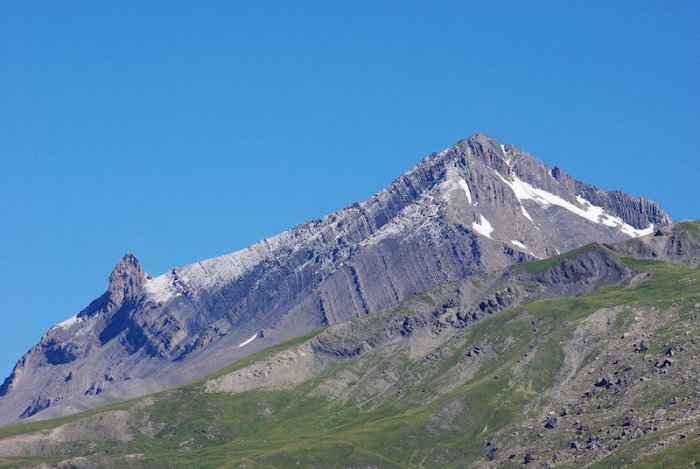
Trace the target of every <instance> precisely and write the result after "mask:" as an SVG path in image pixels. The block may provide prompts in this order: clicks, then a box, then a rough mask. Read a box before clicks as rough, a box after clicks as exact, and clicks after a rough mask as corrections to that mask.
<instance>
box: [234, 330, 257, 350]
mask: <svg viewBox="0 0 700 469" xmlns="http://www.w3.org/2000/svg"><path fill="white" fill-rule="evenodd" d="M257 338H258V333H257V332H256V333H255V335H254V336H253V337H251V338H250V339H248V340H245V341H243V342H241V343H240V344H238V348H241V347H244V346H246V345H248V344H249V343H251V342H252V341H254V340H255V339H257Z"/></svg>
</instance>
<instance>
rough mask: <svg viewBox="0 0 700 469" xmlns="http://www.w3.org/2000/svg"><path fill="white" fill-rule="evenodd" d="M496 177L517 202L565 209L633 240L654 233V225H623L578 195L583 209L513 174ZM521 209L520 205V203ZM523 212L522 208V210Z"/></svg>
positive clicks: (577, 199)
mask: <svg viewBox="0 0 700 469" xmlns="http://www.w3.org/2000/svg"><path fill="white" fill-rule="evenodd" d="M494 172H495V173H496V175H497V176H498V177H499V178H501V180H502V181H503V182H504V183H505V184H507V185H508V186H509V187H510V188H511V189H512V190H513V193H515V197H516V198H517V199H518V200H519V201H521V202H522V201H523V200H532V201H534V202H535V203H537V204H539V205H541V206H542V207H545V208H546V207H549V206H551V205H556V206H558V207H562V208H565V209H566V210H568V211H570V212H572V213H574V214H576V215H578V216H580V217H583V218H585V219H586V220H589V221H591V222H593V223H597V224H599V225H605V226H610V227H613V228H617V229H619V230H620V231H621V232H622V233H624V234H626V235H628V236H630V237H632V238H634V237H637V236H642V235H644V234H649V233H652V232H653V231H654V225H653V224H652V225H650V226H649V227H648V228H646V229H643V230H640V229H637V228H635V227H633V226H631V225H629V224H627V223H625V221H624V220H622V219H621V218H620V217H616V216H613V215H610V214H608V213H607V212H606V211H605V209H604V208H603V207H598V206H596V205H593V204H592V203H590V202H589V201H588V200H586V199H584V198H583V197H581V196H580V195H577V196H576V201H577V202H578V203H579V204H581V205H583V208H581V207H579V206H577V205H574V204H572V203H571V202H569V201H568V200H564V199H562V198H561V197H559V196H558V195H555V194H552V193H551V192H547V191H545V190H543V189H538V188H536V187H534V186H532V185H531V184H528V183H527V182H525V181H523V180H521V179H520V178H518V177H517V176H516V175H515V174H513V180H512V181H509V180H507V179H506V178H504V177H503V176H501V175H500V174H499V173H498V171H495V170H494ZM521 207H522V203H521ZM523 210H524V208H523ZM528 218H529V219H530V220H532V218H530V217H529V216H528Z"/></svg>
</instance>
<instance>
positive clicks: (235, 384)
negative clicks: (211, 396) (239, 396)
mask: <svg viewBox="0 0 700 469" xmlns="http://www.w3.org/2000/svg"><path fill="white" fill-rule="evenodd" d="M325 366H326V364H325V363H323V362H321V361H320V360H318V359H317V356H316V354H315V353H314V352H313V350H312V349H311V345H310V344H309V343H304V344H300V345H297V346H295V347H293V348H291V349H288V350H285V351H283V352H280V353H277V354H275V355H273V356H272V357H270V358H268V359H266V360H264V361H260V362H256V363H254V364H252V365H249V366H246V367H245V368H241V369H240V370H237V371H234V372H232V373H228V374H226V375H223V376H219V377H218V378H214V379H211V380H209V381H207V382H206V383H204V390H205V391H206V392H244V391H250V390H253V389H258V388H263V387H266V388H274V389H283V388H289V387H292V386H295V385H297V384H300V383H303V382H304V381H306V380H308V379H311V378H313V376H314V375H315V374H316V373H318V372H319V371H320V370H322V369H323V368H325Z"/></svg>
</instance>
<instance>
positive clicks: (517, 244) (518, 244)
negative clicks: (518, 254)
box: [510, 239, 527, 249]
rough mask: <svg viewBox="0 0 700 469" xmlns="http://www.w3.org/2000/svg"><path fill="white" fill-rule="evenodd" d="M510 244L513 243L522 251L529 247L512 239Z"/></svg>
mask: <svg viewBox="0 0 700 469" xmlns="http://www.w3.org/2000/svg"><path fill="white" fill-rule="evenodd" d="M510 242H511V243H513V244H514V245H515V246H517V247H519V248H521V249H527V246H525V245H524V244H523V243H521V242H520V241H516V240H514V239H512V240H511V241H510Z"/></svg>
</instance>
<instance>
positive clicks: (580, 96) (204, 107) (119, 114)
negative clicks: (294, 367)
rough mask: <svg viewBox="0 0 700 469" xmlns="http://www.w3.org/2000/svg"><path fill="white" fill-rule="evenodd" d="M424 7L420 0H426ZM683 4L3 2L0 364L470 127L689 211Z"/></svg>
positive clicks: (698, 92) (689, 85)
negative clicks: (100, 308) (148, 283)
mask: <svg viewBox="0 0 700 469" xmlns="http://www.w3.org/2000/svg"><path fill="white" fill-rule="evenodd" d="M436 4H437V6H436ZM698 24H700V2H697V1H673V2H669V1H657V2H644V1H636V0H635V1H628V2H626V1H614V2H591V1H585V2H584V1H580V2H574V1H558V0H557V1H551V2H545V1H530V2H520V1H516V2H502V1H501V2H499V1H488V2H487V1H483V2H478V3H477V2H473V3H472V2H465V1H459V2H448V1H443V2H433V1H424V2H405V1H401V2H398V1H396V2H378V1H375V0H372V1H352V2H351V1H346V2H341V1H332V2H329V1H323V2H314V1H304V2H292V1H289V2H265V1H247V2H232V1H227V2H216V1H207V2H192V1H187V2H184V1H173V0H168V1H162V2H159V1H139V2H122V1H119V2H118V1H113V2H102V1H97V2H96V1H71V2H54V1H49V2H34V1H26V2H25V1H7V0H0V177H1V178H2V180H1V182H0V220H1V221H0V223H1V230H0V245H1V246H2V261H1V262H0V297H1V298H2V301H1V302H0V319H1V320H2V327H1V328H0V374H2V375H3V377H4V376H6V375H7V374H8V373H9V371H10V369H11V367H12V366H13V365H14V362H15V361H16V360H17V359H18V358H19V357H20V355H21V354H22V353H24V352H25V351H26V350H27V349H28V348H29V347H30V346H31V345H33V344H34V343H35V342H36V341H37V340H38V339H39V338H40V337H41V335H42V334H43V333H44V332H45V331H46V330H47V329H48V328H49V327H50V326H51V325H52V324H55V323H57V322H60V321H62V320H64V319H66V318H68V317H69V316H71V315H73V314H75V313H77V312H78V311H79V310H80V309H82V308H83V307H84V306H86V305H87V304H88V303H89V302H90V301H91V300H92V299H94V298H95V297H97V296H98V295H100V294H101V293H102V292H103V291H104V290H105V288H106V282H107V276H108V274H109V272H110V271H111V269H112V267H113V265H114V263H115V262H116V261H117V260H118V259H119V258H120V257H121V255H122V254H123V253H124V252H125V251H133V252H134V253H135V254H136V255H137V256H138V257H139V258H140V259H141V261H142V263H143V265H144V266H145V268H146V270H147V271H149V272H151V273H153V274H160V273H162V272H164V271H165V270H167V269H168V268H170V267H173V266H176V265H181V264H186V263H190V262H193V261H196V260H199V259H202V258H207V257H213V256H216V255H220V254H224V253H227V252H231V251H234V250H237V249H239V248H242V247H244V246H246V245H248V244H250V243H251V242H254V241H255V240H258V239H260V238H263V237H266V236H269V235H274V234H276V233H278V232H280V231H283V230H285V229H287V228H290V227H292V226H294V225H295V224H297V223H300V222H302V221H305V220H308V219H312V218H315V217H317V216H320V215H323V214H326V213H329V212H331V211H333V210H335V209H338V208H341V207H343V206H345V205H348V204H350V203H352V202H354V201H356V200H360V199H363V198H366V197H367V196H369V195H370V194H372V193H373V192H375V191H376V190H378V189H380V188H381V187H383V186H385V185H386V184H387V183H389V182H390V181H391V180H392V179H394V178H395V177H396V176H398V175H399V174H401V173H402V172H403V171H405V170H407V169H409V168H410V167H411V166H413V165H414V164H415V163H416V162H417V161H418V160H419V159H421V158H422V157H423V156H425V155H427V154H428V153H430V152H431V151H439V150H441V149H443V148H445V147H447V146H448V145H450V144H451V143H453V142H455V141H456V140H459V139H460V138H463V137H467V136H469V135H471V134H473V133H476V132H484V133H488V134H490V135H492V136H494V137H496V138H497V139H499V140H500V141H502V142H506V143H513V144H516V145H518V146H521V147H523V148H525V149H526V150H528V151H529V152H531V153H533V154H534V155H535V156H537V157H539V158H540V159H542V160H544V161H545V162H546V163H548V164H550V165H553V164H555V163H556V164H559V165H560V166H561V167H562V168H563V169H564V170H565V171H567V172H569V173H570V174H572V175H574V176H575V177H577V178H579V179H582V180H585V181H587V182H591V183H594V184H597V185H599V186H602V187H605V188H608V189H614V188H617V189H622V190H624V191H627V192H630V193H632V194H637V195H645V196H648V197H651V198H653V199H656V200H658V201H659V202H660V203H661V204H662V206H663V207H664V208H665V209H666V210H667V211H668V212H669V213H670V214H671V216H672V217H674V218H676V219H686V218H700V204H699V202H700V196H699V194H700V190H699V189H698V174H700V165H699V160H700V153H699V150H698V148H700V86H699V83H700V28H698Z"/></svg>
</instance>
